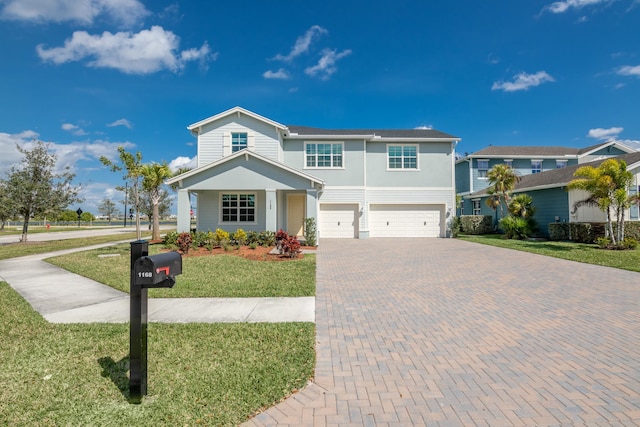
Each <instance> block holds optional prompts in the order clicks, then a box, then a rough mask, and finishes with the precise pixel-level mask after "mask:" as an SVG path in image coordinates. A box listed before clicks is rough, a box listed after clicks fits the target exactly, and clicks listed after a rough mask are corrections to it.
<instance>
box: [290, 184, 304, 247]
mask: <svg viewBox="0 0 640 427" xmlns="http://www.w3.org/2000/svg"><path fill="white" fill-rule="evenodd" d="M304 200H305V195H304V194H289V195H288V196H287V233H288V234H289V236H297V237H302V235H303V233H304V231H303V227H304Z"/></svg>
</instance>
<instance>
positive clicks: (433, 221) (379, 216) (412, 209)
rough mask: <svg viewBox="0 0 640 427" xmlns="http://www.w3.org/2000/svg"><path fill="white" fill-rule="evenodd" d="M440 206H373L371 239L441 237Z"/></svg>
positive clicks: (370, 213) (370, 223) (371, 208)
mask: <svg viewBox="0 0 640 427" xmlns="http://www.w3.org/2000/svg"><path fill="white" fill-rule="evenodd" d="M441 208H442V207H441V206H438V205H371V206H370V207H369V235H370V236H371V237H440V235H441V232H440V220H441V218H440V211H441Z"/></svg>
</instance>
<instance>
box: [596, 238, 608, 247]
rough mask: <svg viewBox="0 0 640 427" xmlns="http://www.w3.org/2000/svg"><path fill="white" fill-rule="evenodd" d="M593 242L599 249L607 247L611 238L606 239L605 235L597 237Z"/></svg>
mask: <svg viewBox="0 0 640 427" xmlns="http://www.w3.org/2000/svg"><path fill="white" fill-rule="evenodd" d="M595 243H596V245H598V247H599V248H600V249H607V248H608V247H609V245H610V244H611V240H609V239H607V238H606V237H598V238H597V239H596V241H595Z"/></svg>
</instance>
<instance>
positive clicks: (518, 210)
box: [509, 193, 536, 218]
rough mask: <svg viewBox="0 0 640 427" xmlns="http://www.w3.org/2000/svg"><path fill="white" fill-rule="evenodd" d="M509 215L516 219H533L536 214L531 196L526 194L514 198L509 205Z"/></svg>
mask: <svg viewBox="0 0 640 427" xmlns="http://www.w3.org/2000/svg"><path fill="white" fill-rule="evenodd" d="M509 213H510V214H511V215H513V216H515V217H520V218H531V217H532V216H533V215H534V214H535V213H536V208H534V207H533V199H532V198H531V196H530V195H528V194H525V193H521V194H516V195H515V196H513V198H512V199H511V202H510V203H509Z"/></svg>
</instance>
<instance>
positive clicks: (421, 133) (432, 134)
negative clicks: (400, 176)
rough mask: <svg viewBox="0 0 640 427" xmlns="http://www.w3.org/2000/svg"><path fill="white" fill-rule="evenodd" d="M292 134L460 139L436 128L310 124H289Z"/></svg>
mask: <svg viewBox="0 0 640 427" xmlns="http://www.w3.org/2000/svg"><path fill="white" fill-rule="evenodd" d="M287 128H288V129H289V131H290V132H291V133H292V134H298V135H303V136H304V135H330V136H341V135H344V136H349V135H375V136H379V137H382V138H418V139H430V138H438V139H458V137H456V136H453V135H449V134H447V133H444V132H440V131H439V130H435V129H320V128H314V127H309V126H295V125H292V126H287Z"/></svg>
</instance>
